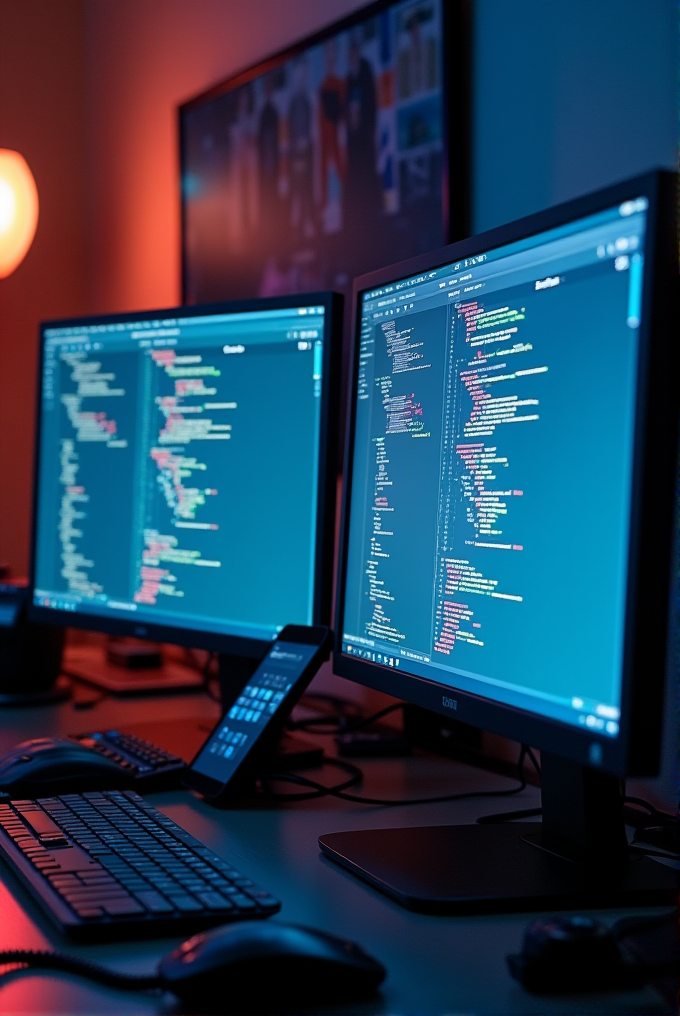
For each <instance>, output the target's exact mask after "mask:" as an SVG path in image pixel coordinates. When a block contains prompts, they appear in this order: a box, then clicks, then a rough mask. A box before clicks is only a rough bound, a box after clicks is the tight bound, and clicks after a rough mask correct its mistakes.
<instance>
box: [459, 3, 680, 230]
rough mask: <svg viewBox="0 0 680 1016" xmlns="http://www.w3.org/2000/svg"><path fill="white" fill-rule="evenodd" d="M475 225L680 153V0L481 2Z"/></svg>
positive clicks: (671, 161) (673, 161)
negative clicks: (679, 3) (679, 97)
mask: <svg viewBox="0 0 680 1016" xmlns="http://www.w3.org/2000/svg"><path fill="white" fill-rule="evenodd" d="M474 26H475V46H474V79H473V93H474V100H473V103H474V104H473V202H474V204H473V220H472V221H473V228H474V231H475V232H480V231H481V230H484V229H489V228H491V227H493V226H497V225H500V224H501V223H503V222H509V221H511V220H512V219H516V218H519V217H520V216H522V215H527V214H529V213H531V212H534V211H538V210H539V209H541V208H546V207H548V206H549V205H552V204H555V203H557V202H559V201H565V200H567V199H569V198H572V197H576V196H577V195H579V194H583V193H585V192H587V191H589V190H593V189H595V188H597V187H602V186H606V185H607V184H609V183H613V182H614V181H616V180H620V179H623V178H625V177H627V176H632V175H634V174H635V173H640V172H644V171H645V170H646V169H650V168H653V167H656V166H665V167H668V168H675V166H676V165H677V151H678V136H677V135H678V115H677V80H678V6H677V3H676V0H475V21H474Z"/></svg>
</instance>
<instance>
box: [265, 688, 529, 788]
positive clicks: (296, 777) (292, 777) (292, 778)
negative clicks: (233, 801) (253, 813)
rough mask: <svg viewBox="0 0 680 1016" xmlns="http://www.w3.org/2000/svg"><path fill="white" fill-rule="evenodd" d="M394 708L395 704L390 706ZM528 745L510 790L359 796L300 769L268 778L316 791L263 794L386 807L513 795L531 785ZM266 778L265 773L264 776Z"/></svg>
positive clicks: (338, 762) (337, 763)
mask: <svg viewBox="0 0 680 1016" xmlns="http://www.w3.org/2000/svg"><path fill="white" fill-rule="evenodd" d="M388 708H394V707H391V706H390V707H388ZM526 754H527V752H526V745H522V746H521V749H520V753H519V759H518V760H517V769H518V777H517V778H518V786H517V787H512V788H511V789H510V790H469V791H465V792H463V793H458V794H442V795H439V796H437V797H411V798H401V799H399V798H396V799H394V798H393V799H392V800H387V799H384V798H379V797H359V795H358V794H348V793H347V792H346V791H345V789H344V788H342V789H341V788H340V785H338V786H337V787H326V786H324V785H323V783H318V782H317V781H316V780H312V779H310V778H309V777H308V776H302V775H301V774H300V773H269V774H266V776H265V778H266V779H267V780H268V781H272V782H273V781H275V780H276V781H279V780H280V781H282V782H285V783H298V784H300V785H301V786H305V787H310V788H312V790H313V793H309V794H294V795H289V794H281V795H279V794H274V793H271V792H270V793H266V794H263V796H267V797H270V798H272V799H274V800H277V799H279V800H298V801H301V800H306V799H307V798H310V799H311V798H316V797H325V796H329V797H338V798H340V800H342V801H352V802H353V803H355V804H372V805H379V806H383V807H402V806H404V805H408V804H439V803H442V802H445V801H463V800H467V799H468V798H472V797H510V796H511V795H513V794H519V793H521V792H522V791H523V790H524V789H525V788H526V785H527V781H526V779H525V777H524V770H523V765H524V759H525V756H526ZM324 762H326V763H329V764H331V765H335V766H338V767H340V768H343V769H346V771H348V772H349V771H350V769H353V770H355V771H357V772H358V773H361V770H360V769H359V768H358V767H357V766H351V765H350V763H348V762H344V761H341V760H340V759H324ZM261 779H262V777H261Z"/></svg>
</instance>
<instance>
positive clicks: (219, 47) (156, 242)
mask: <svg viewBox="0 0 680 1016" xmlns="http://www.w3.org/2000/svg"><path fill="white" fill-rule="evenodd" d="M364 2H365V0H322V2H320V0H143V3H140V2H139V0H91V2H90V3H89V4H88V5H87V54H88V68H87V80H88V157H89V160H90V161H89V177H90V187H91V192H90V197H91V206H90V207H91V216H90V230H91V232H90V237H89V250H90V255H91V258H92V273H93V274H92V288H91V296H92V305H93V307H94V308H96V309H97V311H109V310H116V311H118V310H132V309H136V308H140V307H153V306H158V307H161V306H168V305H172V304H174V303H175V302H177V301H178V300H179V297H180V265H179V244H180V232H179V200H178V192H179V173H178V152H177V124H176V106H177V104H178V103H179V102H181V101H183V100H184V99H187V98H189V97H191V96H192V95H194V94H195V93H197V92H200V91H202V90H203V89H205V88H206V87H208V86H209V85H211V84H213V83H215V82H216V81H219V80H220V79H221V78H224V77H227V76H228V75H230V74H232V73H234V72H236V71H238V70H240V69H241V68H244V67H247V66H248V65H249V64H252V63H254V62H255V61H257V60H258V59H260V58H261V57H265V56H267V55H269V54H270V53H272V52H275V51H276V50H277V49H281V48H283V47H284V46H286V45H288V44H289V43H291V42H294V41H295V40H296V39H299V38H300V37H302V36H304V35H306V34H309V33H310V32H312V31H315V30H317V29H319V28H321V27H322V26H323V25H325V24H328V23H330V22H332V21H335V20H336V19H338V18H340V17H342V16H344V15H345V14H347V13H349V12H350V11H352V10H354V9H356V8H357V7H360V6H362V5H363V3H364Z"/></svg>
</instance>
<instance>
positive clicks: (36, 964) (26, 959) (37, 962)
mask: <svg viewBox="0 0 680 1016" xmlns="http://www.w3.org/2000/svg"><path fill="white" fill-rule="evenodd" d="M7 964H21V965H22V967H28V968H30V969H43V970H62V971H64V972H65V973H69V974H78V975H79V976H81V977H86V978H88V980H90V981H97V982H98V983H99V984H106V985H107V986H108V987H110V988H122V989H123V990H124V991H150V990H153V989H158V988H160V987H161V980H160V977H158V975H157V974H154V975H153V976H144V975H143V974H142V975H140V974H120V973H117V972H116V971H115V970H109V969H107V967H101V966H99V964H98V963H90V961H89V960H79V959H76V958H75V957H74V956H65V955H64V954H63V953H52V952H42V951H40V952H37V951H34V950H32V949H4V950H2V951H0V966H6V965H7ZM11 972H12V971H5V972H4V973H3V974H2V975H0V976H2V977H6V976H7V974H9V973H11Z"/></svg>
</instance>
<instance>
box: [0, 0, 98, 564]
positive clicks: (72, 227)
mask: <svg viewBox="0 0 680 1016" xmlns="http://www.w3.org/2000/svg"><path fill="white" fill-rule="evenodd" d="M83 12H84V6H83V0H59V3H54V2H53V0H0V148H14V149H17V150H18V151H20V152H21V153H22V155H23V156H24V157H25V158H26V159H27V161H28V164H29V166H30V167H31V169H32V171H33V174H34V176H35V179H36V183H37V186H38V193H39V197H40V219H39V223H38V230H37V233H36V237H35V241H34V243H33V246H32V247H31V250H30V251H29V253H28V255H27V257H26V259H25V260H24V262H23V263H22V264H21V265H20V266H19V268H17V270H16V271H15V272H14V274H13V275H11V276H9V278H7V279H0V364H1V367H0V477H2V479H1V480H0V562H3V561H9V562H11V564H12V566H13V569H14V572H15V573H18V574H25V573H26V570H27V567H28V519H29V517H30V489H31V467H32V450H33V448H32V443H33V399H34V388H35V381H34V378H35V368H36V351H37V331H38V322H39V321H40V320H41V319H45V318H49V317H65V316H67V315H71V314H74V315H75V314H82V313H84V312H85V311H86V310H87V303H88V300H87V275H86V271H85V264H86V250H85V214H86V213H85V204H84V201H83V196H84V192H85V168H84V167H85V119H84V109H85V106H84V92H85V79H84V72H85V63H84V44H85V39H84V21H83Z"/></svg>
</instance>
